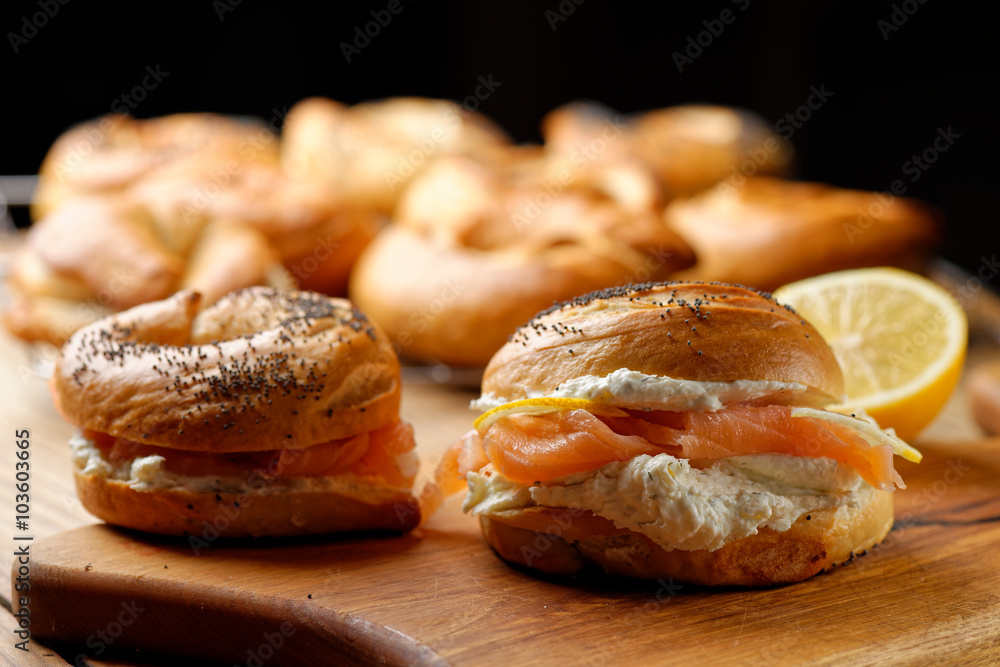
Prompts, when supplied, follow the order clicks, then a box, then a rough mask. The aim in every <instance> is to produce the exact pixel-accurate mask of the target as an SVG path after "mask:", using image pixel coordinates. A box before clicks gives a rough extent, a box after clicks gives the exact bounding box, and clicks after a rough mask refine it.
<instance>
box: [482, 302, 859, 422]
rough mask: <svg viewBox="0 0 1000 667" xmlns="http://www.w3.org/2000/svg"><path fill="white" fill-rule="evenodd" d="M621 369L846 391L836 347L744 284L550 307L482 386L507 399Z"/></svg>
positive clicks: (820, 392) (515, 340) (837, 394)
mask: <svg viewBox="0 0 1000 667" xmlns="http://www.w3.org/2000/svg"><path fill="white" fill-rule="evenodd" d="M689 341H690V343H689ZM621 368H627V369H630V370H633V371H638V372H640V373H645V374H647V375H659V376H667V377H672V378H677V379H682V380H696V381H703V382H708V381H715V382H731V381H735V380H770V381H779V382H798V383H801V384H804V385H805V386H806V387H808V389H809V393H811V394H813V395H815V396H816V398H817V399H820V400H822V399H825V401H826V402H832V401H836V400H839V399H840V398H841V396H842V395H843V392H844V385H843V375H842V373H841V370H840V366H839V365H838V364H837V360H836V358H835V357H834V356H833V352H832V351H831V350H830V348H829V346H828V345H827V344H826V342H825V341H824V340H823V338H822V336H820V334H819V333H818V332H817V331H816V330H815V329H814V328H813V327H812V325H811V324H809V323H808V322H806V321H805V320H803V319H802V318H801V317H799V316H798V315H797V314H796V313H795V312H794V311H792V310H791V309H789V308H786V307H784V306H782V305H781V304H779V303H778V302H776V301H774V299H773V298H772V297H771V296H770V295H768V294H764V293H760V292H756V291H754V290H751V289H748V288H745V287H740V286H735V285H720V284H714V283H697V282H691V283H660V284H649V285H633V286H626V287H622V288H618V289H613V290H605V291H602V292H595V293H591V294H588V295H585V296H582V297H578V298H577V299H574V300H572V301H569V302H566V303H563V304H559V305H556V306H553V307H552V308H551V309H549V310H548V311H545V312H543V313H540V314H539V315H538V316H537V317H535V319H533V320H531V321H530V322H528V323H527V324H525V325H523V326H521V327H520V328H519V329H518V330H517V332H516V333H514V335H512V336H511V338H510V340H509V341H508V342H507V343H506V344H505V345H504V346H503V347H502V348H501V349H500V350H499V351H498V352H497V353H496V355H495V356H494V357H493V359H492V360H491V361H490V363H489V365H488V366H487V367H486V371H485V373H484V375H483V383H482V390H483V394H484V395H485V394H489V395H493V396H496V397H498V398H502V399H505V400H508V401H511V400H516V399H520V398H526V397H528V396H529V395H544V394H550V393H552V392H553V391H555V389H556V388H557V387H558V386H559V385H560V384H561V383H563V382H566V381H567V380H572V379H574V378H578V377H580V376H584V375H596V376H599V377H603V376H605V375H608V374H610V373H613V372H614V371H617V370H619V369H621Z"/></svg>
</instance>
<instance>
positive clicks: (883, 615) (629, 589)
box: [0, 337, 1000, 665]
mask: <svg viewBox="0 0 1000 667" xmlns="http://www.w3.org/2000/svg"><path fill="white" fill-rule="evenodd" d="M45 363H46V358H45V356H44V355H37V354H36V353H33V352H31V351H30V350H29V349H28V348H26V347H25V346H23V345H21V344H19V343H17V342H16V341H13V340H11V339H9V338H6V337H2V338H0V425H2V426H3V430H4V437H6V438H7V439H8V440H12V439H13V432H14V430H15V429H20V428H28V429H30V431H31V462H32V468H31V473H32V479H31V484H32V489H33V491H32V499H31V521H30V527H29V530H27V531H23V532H22V531H15V529H14V525H13V516H14V513H15V512H14V502H13V491H11V489H12V485H13V482H14V479H13V478H14V458H13V451H14V448H13V447H11V446H9V444H8V446H6V447H5V448H4V449H5V451H6V452H7V453H6V454H5V455H4V457H3V460H2V462H0V484H2V488H4V489H5V491H4V496H3V497H4V501H3V503H0V509H4V510H6V511H4V512H3V513H2V516H0V541H2V545H0V546H3V549H2V550H0V553H3V554H4V555H3V557H2V558H0V566H2V567H5V568H6V569H7V571H10V568H11V565H12V554H13V551H14V548H13V546H12V545H14V544H16V542H15V541H14V539H13V538H14V536H15V535H14V533H15V532H16V533H18V535H21V536H24V535H30V536H32V537H33V538H34V540H33V541H32V542H31V586H32V588H31V594H30V611H31V618H32V626H31V629H32V644H31V648H32V654H31V656H30V657H31V659H32V660H34V662H23V661H22V658H23V657H25V656H23V654H22V653H21V652H20V651H16V650H14V649H13V643H14V639H13V638H12V635H13V632H12V631H13V626H14V624H15V623H14V619H13V617H11V616H10V615H9V613H7V614H6V615H5V617H4V628H3V629H4V633H5V639H4V640H3V641H2V643H0V664H65V663H64V662H61V659H60V658H58V657H55V656H53V655H51V654H52V651H51V650H49V649H47V648H46V644H48V645H51V646H54V647H56V648H57V649H58V652H59V653H60V654H61V655H62V656H63V657H64V658H67V659H69V660H70V661H72V662H76V663H77V664H94V665H97V664H125V663H119V662H117V661H119V660H125V661H126V662H127V663H128V664H134V663H135V662H142V663H143V664H176V661H175V659H174V658H163V657H162V654H163V653H166V654H170V655H188V656H192V657H195V658H198V659H202V660H205V659H208V660H218V661H225V662H226V664H240V665H253V664H268V665H277V664H291V665H303V664H339V663H355V664H356V663H357V662H365V663H367V662H376V661H378V662H385V663H388V664H445V663H448V664H455V665H488V664H497V665H500V664H503V665H510V664H527V663H548V664H587V665H605V664H606V665H612V664H614V665H617V664H630V663H631V664H656V663H663V664H679V663H682V662H685V663H689V662H691V661H692V660H695V661H706V662H709V663H711V664H733V665H739V664H750V663H753V664H760V663H764V664H772V665H786V664H788V665H792V664H996V663H997V662H998V661H1000V555H998V554H1000V439H986V438H984V437H983V436H982V434H981V432H980V431H979V430H978V429H977V427H976V426H975V425H974V424H973V423H972V420H971V418H970V416H969V413H968V407H967V401H965V399H964V396H963V394H962V392H961V391H960V392H959V393H958V394H957V395H956V397H955V398H954V399H953V401H952V402H951V403H950V404H949V406H948V408H947V409H946V411H945V413H944V414H943V415H942V417H941V418H939V419H938V420H937V421H936V422H935V424H934V425H933V427H932V428H931V429H929V430H928V431H927V432H926V433H925V435H924V437H922V438H921V440H920V441H919V442H918V444H919V446H920V448H921V450H922V451H923V452H924V454H925V460H924V462H923V463H922V464H920V465H914V464H910V463H906V462H903V461H900V462H899V467H900V472H901V474H902V476H903V478H904V479H905V480H906V482H907V484H908V488H907V489H906V490H904V491H899V492H897V493H896V514H897V522H896V525H895V527H894V529H893V531H892V532H891V533H890V535H889V538H888V539H887V540H886V542H885V543H884V544H883V545H881V546H880V547H878V548H877V549H875V550H874V551H873V552H871V553H870V554H868V555H866V556H864V557H863V558H859V559H857V560H856V561H854V562H853V563H850V564H848V565H847V566H845V567H843V568H839V569H837V570H834V571H832V572H829V573H826V574H823V575H820V576H818V577H815V578H813V579H811V580H808V581H806V582H803V583H800V584H796V585H793V586H787V587H782V588H775V589H768V590H746V589H721V590H709V589H705V588H699V587H695V586H690V585H686V584H682V583H680V582H671V581H663V582H632V581H622V580H612V579H609V578H606V577H592V578H585V579H576V580H569V581H563V580H553V579H546V578H544V577H539V576H535V575H532V574H529V573H526V572H523V571H520V570H517V569H514V568H511V567H509V566H507V565H505V564H504V563H503V562H501V561H500V560H499V559H498V558H497V557H496V556H495V555H494V554H493V552H492V551H491V550H490V549H489V548H488V547H487V546H486V545H485V544H484V542H483V541H482V538H481V537H480V535H479V530H478V526H477V524H476V522H475V520H474V519H472V518H470V517H466V516H464V515H462V514H461V512H460V511H459V509H458V503H457V501H458V499H457V498H456V499H453V501H452V502H450V503H448V504H447V505H446V506H445V507H444V509H443V510H442V511H441V512H440V513H439V514H438V515H436V516H435V517H433V518H432V519H431V520H430V521H429V522H428V523H427V524H426V525H424V526H422V527H421V528H420V529H418V531H416V532H415V533H413V534H411V535H406V536H393V535H354V536H350V537H346V538H345V537H341V538H322V539H298V540H282V541H268V540H259V541H256V542H253V541H244V542H238V543H223V542H217V543H212V544H211V545H210V546H209V547H208V548H204V549H202V550H201V551H200V555H196V554H195V553H194V551H193V550H192V549H191V548H190V546H189V545H188V543H187V542H186V541H185V540H182V539H181V540H178V539H166V538H157V537H149V536H143V535H139V534H136V533H130V532H128V531H121V530H117V529H113V528H108V527H105V526H103V525H94V524H95V520H94V519H93V518H92V517H90V516H89V515H88V514H87V513H86V512H85V511H84V510H83V509H82V508H81V507H80V506H79V503H78V501H76V497H75V493H74V491H73V487H72V476H71V472H70V470H71V469H70V462H69V451H68V447H67V446H66V442H67V439H68V437H69V435H70V431H71V429H70V427H69V426H68V425H66V424H65V423H64V422H62V420H61V419H60V418H59V417H58V415H57V414H56V413H55V411H54V410H53V408H52V406H51V403H50V401H49V398H48V393H47V390H46V386H45V378H44V375H45ZM418 378H419V376H413V377H412V378H411V380H410V381H409V382H408V383H407V385H406V387H405V391H404V399H403V416H404V418H406V419H408V420H409V421H411V422H412V423H413V424H414V427H415V429H416V433H417V438H418V442H419V447H420V453H421V456H422V457H423V459H424V461H425V470H424V471H423V472H422V475H424V476H426V468H427V467H430V465H432V464H433V463H434V461H435V460H436V458H437V456H438V455H439V454H440V452H441V451H442V450H443V448H444V447H445V446H447V444H448V443H449V442H451V440H452V439H453V438H454V437H455V436H457V435H458V434H460V433H461V432H462V431H463V430H464V429H466V428H468V426H469V423H470V422H471V418H472V416H473V415H472V413H470V412H468V410H467V409H466V405H467V403H468V400H469V399H470V398H471V397H473V396H474V392H473V391H471V390H469V389H461V388H456V387H452V386H447V385H437V384H435V383H432V382H420V381H418ZM5 588H6V587H0V595H3V596H6V595H9V593H10V591H9V589H6V590H5ZM7 604H8V605H9V599H8V600H7ZM106 640H110V641H106ZM136 649H139V651H138V652H137V651H136ZM88 660H89V661H90V662H88ZM107 660H113V661H112V662H104V661H107Z"/></svg>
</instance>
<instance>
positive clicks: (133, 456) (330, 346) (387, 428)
mask: <svg viewBox="0 0 1000 667" xmlns="http://www.w3.org/2000/svg"><path fill="white" fill-rule="evenodd" d="M200 305H201V297H200V295H199V293H197V292H193V291H181V292H178V293H176V294H175V295H174V296H172V297H170V298H168V299H165V300H162V301H156V302H152V303H148V304H144V305H140V306H136V307H134V308H132V309H130V310H127V311H124V312H122V313H118V314H116V315H113V316H110V317H107V318H104V319H101V320H99V321H97V322H95V323H93V324H90V325H88V326H86V327H84V328H82V329H80V330H78V331H77V332H76V333H74V335H73V336H72V337H71V338H70V340H69V341H68V342H67V343H66V344H65V345H64V346H63V348H62V350H61V352H60V356H59V358H58V360H57V363H56V366H55V371H54V375H53V377H52V381H51V391H52V395H53V398H54V401H55V404H56V407H57V409H58V410H59V411H60V413H61V414H62V415H63V416H64V418H65V419H66V420H67V421H68V422H70V423H72V424H73V425H74V426H76V427H77V431H76V433H75V435H74V436H73V437H72V439H71V442H70V446H71V447H72V451H73V464H74V475H75V480H76V487H77V491H78V494H79V497H80V500H81V501H82V503H83V506H84V507H85V508H86V509H87V510H88V511H90V512H91V513H92V514H94V515H95V516H97V517H98V518H101V519H103V520H105V521H106V522H108V523H110V524H114V525H118V526H123V527H126V528H132V529H137V530H142V531H147V532H152V533H160V534H170V535H188V536H192V537H193V538H199V537H200V538H205V537H211V538H213V539H214V538H215V537H217V536H224V537H243V536H254V537H256V536H286V535H305V534H319V533H335V532H343V531H355V530H388V531H400V532H402V531H408V530H410V529H412V528H414V527H415V526H416V525H417V524H418V523H419V520H420V512H419V508H418V506H417V503H416V500H415V498H414V496H413V494H412V491H411V488H412V484H413V478H414V476H415V474H416V471H417V460H416V455H415V452H414V440H413V430H412V428H411V427H410V425H409V424H407V423H405V422H403V421H401V420H400V418H399V403H400V389H401V381H400V374H399V363H398V361H397V359H396V356H395V354H394V352H393V350H392V347H391V344H390V343H389V341H388V339H387V337H386V336H385V334H384V333H382V331H381V330H380V329H379V328H378V327H377V326H376V325H375V324H374V323H372V322H370V321H369V320H368V319H367V318H366V317H365V316H364V314H362V313H361V312H359V311H358V310H357V309H355V308H354V307H353V306H352V305H351V303H350V302H348V301H346V300H344V299H336V298H330V297H326V296H323V295H319V294H316V293H313V292H305V291H291V292H281V291H277V290H274V289H271V288H264V287H259V288H248V289H244V290H239V291H236V292H232V293H230V294H229V295H227V296H225V297H223V298H222V299H220V300H219V301H217V302H216V303H214V304H211V305H209V306H207V307H205V308H204V309H201V308H200Z"/></svg>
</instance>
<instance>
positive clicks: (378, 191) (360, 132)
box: [281, 97, 507, 213]
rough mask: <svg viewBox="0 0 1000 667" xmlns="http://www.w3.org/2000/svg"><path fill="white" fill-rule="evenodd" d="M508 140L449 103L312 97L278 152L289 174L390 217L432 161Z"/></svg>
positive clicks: (295, 114) (299, 108) (288, 126)
mask: <svg viewBox="0 0 1000 667" xmlns="http://www.w3.org/2000/svg"><path fill="white" fill-rule="evenodd" d="M506 143H507V138H506V136H505V134H504V133H503V132H502V131H501V130H500V129H499V128H498V127H497V126H495V125H494V124H493V123H492V122H490V121H489V120H487V119H486V118H485V117H484V116H482V115H481V114H478V113H475V112H472V111H469V110H467V109H464V108H462V107H460V106H459V105H457V104H455V103H453V102H448V101H444V100H432V99H420V98H406V97H397V98H390V99H386V100H381V101H378V102H367V103H364V104H357V105H354V106H350V107H348V106H345V105H343V104H340V103H338V102H334V101H333V100H328V99H324V98H315V97H314V98H309V99H305V100H302V101H300V102H298V103H297V104H296V105H295V106H294V107H292V109H291V111H289V113H288V117H287V118H286V120H285V125H284V127H283V130H282V148H281V150H282V164H283V165H284V167H285V168H286V169H287V170H288V172H289V173H290V174H292V175H293V176H294V177H296V178H301V179H314V180H315V179H318V180H320V181H322V182H326V183H328V184H329V185H330V186H331V187H334V188H336V190H337V191H338V192H339V193H341V194H342V195H343V196H344V197H345V198H346V199H347V200H348V201H350V202H351V203H354V204H357V205H360V206H364V207H366V208H371V209H375V210H378V211H382V212H383V213H391V212H392V210H393V208H394V207H395V205H396V202H397V200H398V199H399V197H400V195H401V194H402V192H403V191H404V190H405V189H406V183H407V182H408V181H409V180H410V179H411V178H412V177H413V176H414V175H415V174H416V173H419V172H420V171H422V170H423V169H424V168H426V166H427V165H428V164H429V163H431V162H432V161H433V160H436V159H438V158H440V157H441V156H443V155H453V154H474V153H477V152H479V151H482V150H489V149H490V148H492V147H495V146H499V145H503V144H506Z"/></svg>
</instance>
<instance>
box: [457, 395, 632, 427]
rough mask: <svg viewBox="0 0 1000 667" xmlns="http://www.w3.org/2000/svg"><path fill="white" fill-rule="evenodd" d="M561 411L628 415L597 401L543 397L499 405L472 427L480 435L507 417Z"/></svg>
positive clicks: (480, 416) (483, 415)
mask: <svg viewBox="0 0 1000 667" xmlns="http://www.w3.org/2000/svg"><path fill="white" fill-rule="evenodd" d="M559 410H587V411H588V412H597V413H600V414H602V415H609V416H617V417H623V416H625V415H627V414H628V413H627V412H625V411H624V410H620V409H618V408H616V407H613V406H610V405H607V404H604V403H597V402H595V401H588V400H586V399H583V398H556V397H552V396H543V397H540V398H525V399H521V400H520V401H512V402H510V403H504V404H503V405H498V406H497V407H495V408H493V409H492V410H490V411H488V412H484V413H483V414H481V415H479V417H478V418H477V419H476V421H474V422H472V426H473V428H475V429H476V430H477V431H479V432H480V433H485V432H486V430H487V429H488V428H489V427H490V426H493V424H494V423H496V421H497V420H498V419H500V418H501V417H506V416H507V415H513V414H543V413H546V412H558V411H559Z"/></svg>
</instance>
